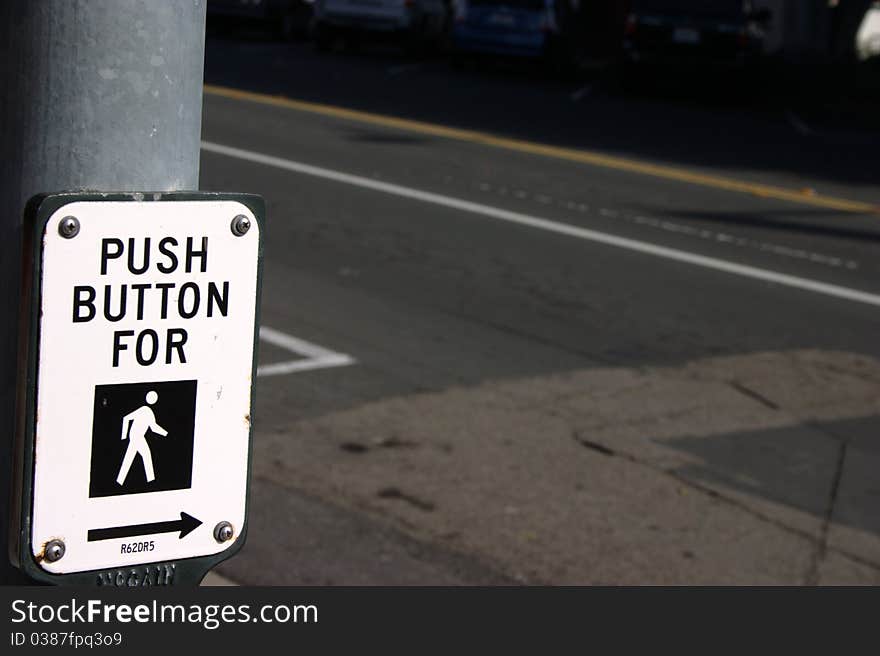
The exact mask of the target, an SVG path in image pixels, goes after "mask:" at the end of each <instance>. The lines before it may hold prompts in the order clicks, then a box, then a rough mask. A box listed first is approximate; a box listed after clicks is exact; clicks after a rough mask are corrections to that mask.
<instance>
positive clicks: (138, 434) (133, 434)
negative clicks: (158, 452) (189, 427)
mask: <svg viewBox="0 0 880 656" xmlns="http://www.w3.org/2000/svg"><path fill="white" fill-rule="evenodd" d="M158 400H159V395H158V394H156V392H155V391H154V390H150V391H149V392H147V396H146V402H147V405H142V406H141V407H140V408H138V409H137V410H135V411H134V412H131V413H129V414H127V415H125V417H123V418H122V439H123V440H128V448H127V449H126V450H125V457H124V458H123V459H122V466H121V467H120V468H119V475H118V476H117V477H116V483H117V484H119V485H122V484H124V483H125V479H126V478H127V477H128V472H129V470H130V469H131V465H132V463H133V462H134V459H135V457H136V456H140V457H141V460H142V461H143V463H144V473H145V474H146V477H147V483H152V482H153V481H154V480H156V474H155V472H154V471H153V456H152V454H151V453H150V445H149V444H147V431H152V432H153V433H155V434H156V435H161V436H162V437H167V436H168V431H167V430H165V429H164V428H162V427H161V426H160V425H159V424H157V423H156V415H154V414H153V411H152V410H151V409H150V406H151V405H155V403H156V401H158Z"/></svg>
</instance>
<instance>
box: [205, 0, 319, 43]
mask: <svg viewBox="0 0 880 656" xmlns="http://www.w3.org/2000/svg"><path fill="white" fill-rule="evenodd" d="M313 2H314V0H208V7H207V9H208V19H209V20H229V21H230V22H231V21H233V20H235V21H238V22H248V23H254V24H260V25H262V26H264V27H268V28H269V29H270V30H272V32H274V33H275V34H276V35H277V36H278V37H280V38H282V39H284V40H286V41H289V40H291V39H294V38H297V37H305V36H307V35H308V32H309V25H310V24H311V22H312V3H313Z"/></svg>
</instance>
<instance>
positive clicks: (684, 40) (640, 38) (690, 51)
mask: <svg viewBox="0 0 880 656" xmlns="http://www.w3.org/2000/svg"><path fill="white" fill-rule="evenodd" d="M769 20H770V12H769V10H767V9H761V10H757V11H753V10H752V7H751V3H750V2H748V1H744V0H712V1H711V2H710V1H707V0H632V2H631V4H630V13H629V15H628V16H627V18H626V24H625V27H624V38H623V57H624V62H625V63H626V64H630V65H632V64H642V65H650V64H670V63H679V64H691V65H697V66H705V65H710V66H716V67H717V66H726V67H738V68H742V67H744V66H746V65H748V64H750V63H752V62H754V61H755V60H756V59H758V58H759V57H760V55H761V54H762V48H763V37H764V31H763V25H764V24H765V23H766V22H767V21H769Z"/></svg>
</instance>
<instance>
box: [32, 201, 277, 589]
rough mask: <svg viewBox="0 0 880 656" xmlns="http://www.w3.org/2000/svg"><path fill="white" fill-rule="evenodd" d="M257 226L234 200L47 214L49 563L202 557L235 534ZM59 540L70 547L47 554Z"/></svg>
mask: <svg viewBox="0 0 880 656" xmlns="http://www.w3.org/2000/svg"><path fill="white" fill-rule="evenodd" d="M236 217H244V219H238V220H237V221H236ZM74 220H75V221H74ZM65 222H66V223H65ZM245 223H247V224H248V227H249V229H247V231H244V230H242V229H241V228H242V227H243V226H244V224H245ZM236 227H237V228H238V230H235V229H234V228H236ZM77 228H78V232H77ZM259 230H260V227H259V225H258V224H257V221H256V218H255V217H254V215H253V213H252V212H251V210H250V209H248V208H247V207H246V206H245V205H243V204H241V203H239V202H235V201H229V200H216V201H215V200H207V201H180V200H172V201H149V202H134V201H82V202H74V203H70V204H68V205H65V206H64V207H62V208H61V209H60V210H58V211H57V212H56V213H55V214H54V215H53V216H52V217H51V218H50V219H49V221H48V223H47V226H46V230H45V233H44V235H43V259H42V281H41V283H40V284H41V312H42V315H41V318H40V327H39V331H40V332H39V356H38V358H39V359H38V369H37V372H38V373H37V397H36V425H35V437H34V442H35V453H34V488H33V515H32V529H31V530H32V535H31V538H32V540H31V544H32V548H33V553H34V557H35V559H36V560H37V561H38V562H40V565H41V566H42V567H43V568H44V569H45V570H47V571H49V572H52V573H58V574H61V573H72V572H81V571H88V570H97V569H107V568H115V567H124V566H128V565H137V564H141V563H150V562H159V561H168V560H177V559H181V558H191V557H195V556H206V555H210V554H215V553H218V552H220V551H223V550H225V549H227V548H229V547H230V546H231V545H233V544H234V543H235V541H236V540H238V539H239V535H240V531H241V528H242V526H243V524H244V520H245V500H246V493H247V467H248V441H249V436H250V415H251V384H252V380H251V376H252V364H253V354H254V339H255V334H256V333H255V320H256V298H257V275H258V257H259V236H260V235H259ZM74 232H75V233H76V234H75V235H74V236H70V235H71V233H74ZM242 233H243V234H242ZM223 522H228V523H229V524H230V525H231V537H229V533H230V531H229V529H228V528H227V529H226V531H225V535H224V536H223V537H228V538H229V539H227V540H225V541H221V540H218V539H217V538H215V527H217V526H218V525H219V524H222V523H223ZM53 540H60V541H62V542H63V544H64V555H63V556H62V557H61V558H59V559H57V560H55V561H54V562H49V559H47V558H44V554H43V552H44V550H45V546H46V545H47V544H49V543H51V542H52V541H53Z"/></svg>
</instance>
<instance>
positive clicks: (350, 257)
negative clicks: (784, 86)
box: [201, 35, 880, 585]
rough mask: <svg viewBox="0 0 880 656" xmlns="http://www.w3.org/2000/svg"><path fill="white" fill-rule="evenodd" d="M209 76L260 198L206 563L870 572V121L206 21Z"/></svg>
mask: <svg viewBox="0 0 880 656" xmlns="http://www.w3.org/2000/svg"><path fill="white" fill-rule="evenodd" d="M206 82H207V83H208V84H209V85H211V86H209V87H208V90H207V93H206V95H205V104H204V117H203V136H204V140H205V148H204V150H203V158H202V175H201V180H202V187H203V188H205V189H212V190H237V191H249V192H255V193H259V194H262V195H263V196H264V197H265V198H266V201H267V206H268V217H269V219H268V228H267V235H268V241H267V244H266V246H267V248H266V259H265V282H264V293H263V308H262V317H263V326H264V328H265V331H264V334H263V338H264V339H263V340H262V341H261V349H262V351H261V366H262V369H261V376H260V378H259V379H258V386H257V387H258V389H257V408H256V412H255V427H256V437H255V445H254V454H255V458H254V480H253V485H252V499H251V526H250V536H249V540H248V543H247V545H246V547H245V548H244V550H243V551H242V552H241V554H240V555H239V556H237V557H236V558H234V559H232V560H231V561H228V562H227V563H225V564H223V565H222V566H221V568H220V569H219V571H220V573H221V574H222V575H224V576H226V577H228V578H230V579H232V580H233V581H236V582H239V583H247V584H282V583H283V584H296V585H299V584H459V583H462V584H473V583H483V584H485V583H490V584H494V583H518V582H526V583H550V584H564V583H570V584H581V583H767V584H796V583H874V584H876V583H878V582H880V513H878V512H877V507H878V506H877V504H878V500H880V482H878V480H880V479H878V478H877V475H876V472H877V471H878V468H880V443H878V437H877V436H878V430H877V429H878V427H880V421H878V411H880V344H878V340H877V335H878V333H880V275H878V273H880V264H878V258H877V252H878V241H880V210H878V209H877V207H878V206H880V186H878V185H877V173H876V172H877V170H880V168H878V166H877V165H878V156H877V152H878V151H877V148H878V145H880V138H878V135H877V134H874V133H865V132H857V131H855V130H854V129H852V128H848V127H847V126H846V125H845V124H841V123H839V122H834V121H831V122H828V123H824V124H817V125H811V126H808V128H809V129H808V130H807V131H805V130H804V129H803V127H804V126H803V124H802V123H803V121H802V120H801V121H800V122H799V121H794V124H793V123H792V120H791V119H792V116H793V115H794V116H797V108H780V107H777V106H775V105H772V106H771V105H766V106H765V105H761V104H760V103H750V102H748V103H747V102H733V101H731V100H730V99H729V98H728V99H726V100H724V99H723V98H722V99H719V98H714V99H712V100H710V101H703V100H702V99H694V98H667V97H664V96H662V95H661V96H660V97H658V96H657V95H635V96H632V95H620V94H619V93H616V92H614V91H613V89H612V88H610V87H609V86H608V85H606V84H604V83H603V81H602V80H601V79H595V80H578V81H574V82H569V81H559V80H551V81H547V80H543V79H541V78H540V77H539V76H538V75H536V74H535V73H534V72H531V71H528V70H525V71H523V70H518V69H517V68H515V67H514V68H513V69H510V68H509V67H497V66H489V67H485V68H477V69H469V70H465V71H460V70H456V69H453V68H452V67H450V66H449V65H448V64H446V63H444V62H443V61H442V60H439V59H426V60H420V61H410V60H406V59H403V58H402V57H401V56H399V55H397V54H396V53H394V52H391V51H368V52H365V53H360V54H358V55H347V54H342V53H333V54H329V55H324V56H320V55H317V54H315V53H313V52H312V50H311V48H310V46H308V45H307V44H298V45H288V44H282V43H272V42H264V41H262V40H260V39H259V38H249V37H245V38H241V37H237V36H229V35H223V36H213V37H211V38H210V39H209V41H208V55H207V67H206ZM241 91H247V92H253V93H252V95H245V94H242V93H241ZM258 94H265V95H258ZM281 96H283V97H286V98H290V99H294V100H296V101H308V102H310V103H315V104H311V105H303V104H302V103H299V102H286V101H284V100H279V97H281ZM340 108H342V109H340ZM345 109H353V110H358V111H360V112H366V113H368V114H352V113H346V112H345V111H343V110H345ZM400 119H407V120H412V121H419V123H418V124H413V123H402V122H401V120H400ZM449 128H456V129H457V130H461V131H450V130H449ZM463 130H467V131H463ZM546 146H553V147H554V148H555V149H553V150H548V149H547V148H546ZM584 153H586V155H584ZM609 156H613V157H614V159H609Z"/></svg>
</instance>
